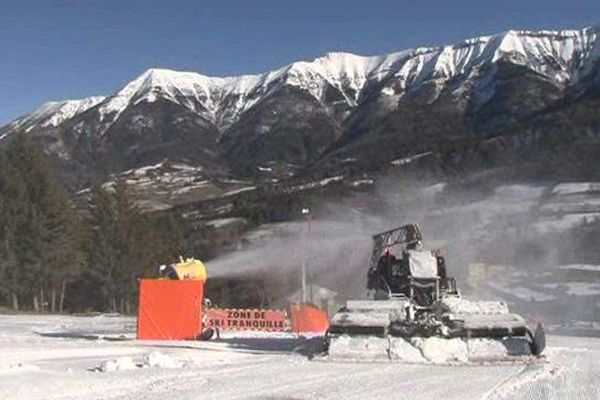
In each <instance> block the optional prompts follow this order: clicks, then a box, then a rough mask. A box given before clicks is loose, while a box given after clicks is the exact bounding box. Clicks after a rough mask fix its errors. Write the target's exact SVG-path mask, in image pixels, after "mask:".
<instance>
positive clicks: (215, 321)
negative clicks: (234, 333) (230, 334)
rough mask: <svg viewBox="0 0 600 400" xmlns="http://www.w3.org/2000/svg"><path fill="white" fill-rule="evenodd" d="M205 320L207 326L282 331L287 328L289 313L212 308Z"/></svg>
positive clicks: (206, 314)
mask: <svg viewBox="0 0 600 400" xmlns="http://www.w3.org/2000/svg"><path fill="white" fill-rule="evenodd" d="M205 321H206V326H207V327H209V328H219V329H233V330H253V331H270V332H275V331H279V332H281V331H284V330H285V329H286V328H287V323H286V322H287V314H286V312H285V311H279V310H256V309H252V310H240V309H219V308H211V309H208V310H206V312H205Z"/></svg>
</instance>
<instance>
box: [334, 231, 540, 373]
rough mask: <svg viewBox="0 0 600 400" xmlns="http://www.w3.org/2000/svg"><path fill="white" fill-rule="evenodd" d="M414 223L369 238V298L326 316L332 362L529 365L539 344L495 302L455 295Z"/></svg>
mask: <svg viewBox="0 0 600 400" xmlns="http://www.w3.org/2000/svg"><path fill="white" fill-rule="evenodd" d="M421 241H422V234H421V230H420V229H419V227H418V226H417V225H415V224H409V225H404V226H401V227H398V228H395V229H392V230H389V231H386V232H381V233H378V234H375V235H373V242H374V245H373V251H372V256H371V265H370V268H369V270H368V279H367V298H368V300H350V301H348V302H347V303H346V306H345V307H343V308H341V309H340V310H339V311H338V312H337V313H336V314H334V315H333V317H332V318H331V321H330V328H329V332H328V336H327V339H328V357H329V358H331V359H345V360H348V359H354V360H366V359H370V360H372V359H385V360H390V359H391V360H398V361H406V362H426V363H456V362H467V363H468V362H489V361H503V360H506V361H518V360H531V359H532V358H535V357H539V356H540V355H541V354H542V352H543V350H544V347H545V345H546V339H545V334H544V329H543V327H542V326H541V324H538V325H537V326H536V327H535V328H531V327H530V326H528V324H527V323H526V321H525V319H524V318H523V317H521V316H520V315H517V314H513V313H511V312H510V311H509V310H508V307H507V306H506V304H505V303H503V302H501V301H476V300H467V299H464V298H462V297H461V295H460V293H459V291H458V288H457V286H456V282H455V280H454V278H451V277H448V276H447V273H446V263H445V260H444V258H443V257H442V256H441V255H440V253H439V252H438V251H430V250H425V249H423V248H422V244H421Z"/></svg>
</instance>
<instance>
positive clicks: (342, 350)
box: [329, 335, 401, 360]
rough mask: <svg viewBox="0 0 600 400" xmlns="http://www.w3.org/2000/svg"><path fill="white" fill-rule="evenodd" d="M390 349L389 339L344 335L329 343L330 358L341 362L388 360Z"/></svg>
mask: <svg viewBox="0 0 600 400" xmlns="http://www.w3.org/2000/svg"><path fill="white" fill-rule="evenodd" d="M389 347H390V343H389V339H387V338H380V337H371V336H364V337H351V336H348V335H342V336H340V337H337V338H336V339H335V340H332V341H331V342H330V343H329V356H330V357H331V358H333V359H340V360H344V359H345V360H387V359H389V355H388V350H389ZM399 358H400V357H399ZM400 359H401V358H400Z"/></svg>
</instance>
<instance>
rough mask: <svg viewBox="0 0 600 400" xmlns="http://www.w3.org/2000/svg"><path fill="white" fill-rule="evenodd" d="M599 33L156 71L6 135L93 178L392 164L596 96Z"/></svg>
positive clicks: (53, 109)
mask: <svg viewBox="0 0 600 400" xmlns="http://www.w3.org/2000/svg"><path fill="white" fill-rule="evenodd" d="M599 36H600V27H599V26H590V27H586V28H582V29H578V30H558V31H522V30H508V31H505V32H501V33H498V34H495V35H488V36H480V37H475V38H470V39H466V40H463V41H459V42H457V43H454V44H450V45H444V46H437V47H418V48H415V49H407V50H404V51H400V52H395V53H389V54H383V55H376V56H361V55H356V54H352V53H345V52H331V53H326V54H325V55H323V56H321V57H317V58H315V59H314V60H312V61H296V62H293V63H291V64H288V65H285V66H283V67H280V68H278V69H275V70H273V71H267V72H265V73H262V74H254V75H240V76H231V77H210V76H206V75H202V74H199V73H196V72H180V71H173V70H169V69H161V68H150V69H148V70H146V71H144V72H143V73H142V74H140V75H139V76H137V77H136V78H135V79H133V80H132V81H130V82H129V83H127V84H126V85H124V86H123V87H122V88H121V89H119V90H118V91H116V92H115V93H114V94H112V95H110V96H107V97H94V98H88V99H83V100H79V101H66V102H61V103H47V104H45V105H44V106H42V107H40V108H39V109H36V110H34V111H33V112H32V113H29V114H26V115H25V116H23V117H20V118H18V119H17V120H15V121H13V122H11V123H9V124H8V125H5V126H4V127H0V140H2V139H6V138H7V137H9V136H10V134H11V133H13V132H16V131H19V130H25V131H27V132H29V133H30V134H31V135H32V136H34V137H37V138H39V139H40V140H41V142H43V143H44V145H45V147H46V149H48V151H49V152H51V153H54V154H55V155H57V157H58V158H60V159H61V160H63V161H64V162H66V163H68V164H69V165H71V166H72V167H73V168H81V169H83V170H86V171H87V172H85V174H84V175H87V176H88V177H89V174H92V175H93V171H103V173H118V172H119V171H122V170H125V169H132V168H138V167H141V166H144V165H150V164H156V163H157V162H160V161H162V160H163V159H166V158H168V159H171V158H175V159H176V160H179V161H182V162H186V163H191V164H193V165H198V166H200V167H202V168H204V169H206V170H207V171H210V170H212V171H221V172H226V170H227V169H230V170H231V171H232V172H233V174H241V175H250V176H252V175H256V174H258V175H261V173H259V172H260V171H265V170H278V171H280V172H278V173H277V174H275V175H277V178H279V177H289V176H293V175H295V174H296V173H297V172H298V171H299V170H301V169H303V168H305V167H307V166H310V165H312V164H314V163H315V162H317V164H318V165H321V166H322V165H325V164H327V163H329V160H334V163H336V162H337V163H338V164H339V163H340V162H341V161H340V160H344V159H348V158H353V157H355V156H358V157H359V158H360V157H362V158H363V159H369V158H372V157H374V154H375V155H376V156H377V157H378V158H380V160H378V161H377V163H375V164H376V165H383V164H385V163H386V162H387V161H390V160H393V159H398V158H402V157H407V156H410V155H411V154H412V153H416V152H428V151H432V148H431V146H434V147H435V146H438V145H439V143H441V142H444V141H447V140H449V139H450V138H452V137H457V138H458V137H473V136H475V137H477V136H482V137H485V136H489V135H493V134H494V132H497V131H499V130H500V131H502V130H503V129H510V127H511V126H513V125H514V124H516V123H517V122H519V121H521V122H522V121H524V120H525V119H527V118H531V117H532V116H534V115H537V114H539V113H544V112H546V111H545V110H548V109H550V108H551V107H552V106H554V105H555V104H559V103H560V102H561V101H567V100H565V99H569V98H572V97H573V96H572V95H571V93H579V92H581V93H588V92H590V90H591V93H593V91H594V90H595V89H594V87H595V85H596V82H597V81H598V79H597V77H596V75H598V74H597V72H598V71H600V41H599V40H598V37H599ZM48 104H50V105H51V106H48ZM536 113H537V114H536ZM429 122H431V123H429ZM519 123H520V122H519ZM511 124H513V125H511ZM515 126H516V125H515ZM436 143H437V144H436ZM374 146H375V148H379V150H376V151H373V148H374ZM384 154H385V155H384ZM336 157H337V158H338V160H337V161H336V160H335V158H336ZM323 159H325V161H327V163H324V162H323ZM367 161H368V162H371V161H372V160H370V159H369V160H367Z"/></svg>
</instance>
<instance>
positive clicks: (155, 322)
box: [137, 279, 204, 340]
mask: <svg viewBox="0 0 600 400" xmlns="http://www.w3.org/2000/svg"><path fill="white" fill-rule="evenodd" d="M203 296H204V283H203V282H202V281H199V280H163V279H142V280H141V282H140V305H139V309H138V331H137V337H138V339H146V340H186V339H195V338H196V337H198V336H199V335H200V333H201V331H202V299H203Z"/></svg>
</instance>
